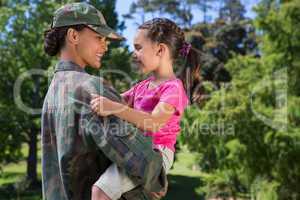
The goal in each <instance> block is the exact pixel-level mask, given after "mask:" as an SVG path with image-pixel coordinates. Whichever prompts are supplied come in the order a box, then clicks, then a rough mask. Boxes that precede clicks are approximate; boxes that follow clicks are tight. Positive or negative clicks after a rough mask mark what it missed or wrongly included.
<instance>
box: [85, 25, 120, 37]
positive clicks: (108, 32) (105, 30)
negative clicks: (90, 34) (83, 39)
mask: <svg viewBox="0 0 300 200" xmlns="http://www.w3.org/2000/svg"><path fill="white" fill-rule="evenodd" d="M88 27H90V28H91V29H93V30H94V31H96V32H97V33H99V34H100V35H102V36H104V37H107V38H108V39H111V40H125V38H124V37H123V36H121V35H120V34H118V33H116V32H115V31H114V30H113V29H112V28H110V27H108V26H96V25H88Z"/></svg>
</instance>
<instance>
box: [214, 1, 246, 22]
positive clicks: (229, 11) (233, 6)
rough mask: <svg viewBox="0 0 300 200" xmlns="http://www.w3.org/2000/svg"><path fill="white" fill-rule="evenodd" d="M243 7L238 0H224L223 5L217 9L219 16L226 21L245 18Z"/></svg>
mask: <svg viewBox="0 0 300 200" xmlns="http://www.w3.org/2000/svg"><path fill="white" fill-rule="evenodd" d="M244 13H245V7H244V6H243V4H242V3H241V1H240V0H224V6H223V7H221V8H220V10H219V18H220V19H222V20H224V21H227V22H236V21H241V20H243V19H245V17H244Z"/></svg>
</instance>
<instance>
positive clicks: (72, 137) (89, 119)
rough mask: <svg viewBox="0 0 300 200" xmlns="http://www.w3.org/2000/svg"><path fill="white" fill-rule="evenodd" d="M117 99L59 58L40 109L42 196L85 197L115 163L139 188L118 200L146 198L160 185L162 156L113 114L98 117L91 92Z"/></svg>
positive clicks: (99, 81)
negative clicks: (93, 108)
mask: <svg viewBox="0 0 300 200" xmlns="http://www.w3.org/2000/svg"><path fill="white" fill-rule="evenodd" d="M92 93H95V94H101V95H103V96H106V97H108V98H110V99H112V100H114V101H119V102H120V101H121V97H120V96H119V94H118V93H116V91H115V90H114V89H113V88H112V87H110V86H109V85H107V84H105V83H104V81H103V80H102V79H100V78H99V77H95V76H91V75H89V74H87V73H85V72H84V70H83V69H82V68H80V66H78V65H76V64H74V63H73V62H70V61H60V62H59V63H58V64H57V66H56V70H55V73H54V76H53V79H52V82H51V84H50V87H49V89H48V92H47V95H46V97H45V100H44V105H43V111H42V122H41V123H42V181H43V198H44V199H46V200H71V199H72V200H73V199H74V200H77V199H78V200H90V195H91V187H92V185H93V183H95V181H96V180H97V179H98V178H99V177H100V175H101V174H102V173H103V172H104V171H105V169H106V168H107V167H108V166H109V165H110V164H111V162H115V163H116V164H117V165H118V166H119V167H122V168H125V170H126V171H127V173H128V175H129V176H130V177H131V178H132V180H134V181H136V182H137V183H138V184H139V187H137V188H135V189H134V190H132V191H129V192H127V193H126V194H124V195H123V196H122V199H128V200H142V199H151V198H150V197H149V192H150V191H153V192H158V191H161V190H162V189H163V188H164V187H165V186H166V185H167V184H166V181H167V180H166V175H165V172H164V170H163V167H162V157H161V156H160V154H159V152H157V151H155V150H153V149H152V144H151V138H149V137H145V136H143V134H142V133H141V132H140V131H139V130H138V129H137V128H135V127H134V126H132V125H131V124H129V123H127V122H125V121H123V120H121V119H119V118H117V117H114V116H109V117H98V116H97V115H95V114H94V113H93V112H92V111H91V108H90V105H89V102H90V100H91V96H90V95H91V94H92Z"/></svg>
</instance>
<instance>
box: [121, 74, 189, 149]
mask: <svg viewBox="0 0 300 200" xmlns="http://www.w3.org/2000/svg"><path fill="white" fill-rule="evenodd" d="M152 80H154V76H150V77H149V78H147V79H146V80H143V81H141V82H139V83H137V84H136V85H135V86H133V87H132V88H131V89H129V90H128V91H126V92H124V93H123V94H122V96H123V97H124V99H125V101H126V102H128V104H129V106H130V107H132V108H134V109H137V110H142V111H144V112H148V113H151V112H152V111H153V110H154V108H155V106H156V105H157V104H158V103H159V102H165V103H168V104H170V105H172V106H173V107H174V108H175V112H174V114H173V115H172V117H171V118H170V119H169V120H168V122H167V123H166V124H165V125H164V126H163V127H161V128H160V129H159V131H158V132H156V133H153V132H146V133H145V135H146V136H152V138H153V139H152V141H153V145H154V147H158V146H164V147H167V148H169V149H171V150H172V151H175V143H176V137H177V134H178V133H179V132H180V119H181V116H182V114H183V111H184V109H185V108H186V106H187V105H188V102H189V101H188V98H187V95H186V92H185V90H184V87H183V84H182V81H181V80H180V79H177V78H174V79H170V80H167V81H164V82H163V83H161V84H159V85H158V86H157V87H155V88H151V89H149V88H148V85H149V82H151V81H152Z"/></svg>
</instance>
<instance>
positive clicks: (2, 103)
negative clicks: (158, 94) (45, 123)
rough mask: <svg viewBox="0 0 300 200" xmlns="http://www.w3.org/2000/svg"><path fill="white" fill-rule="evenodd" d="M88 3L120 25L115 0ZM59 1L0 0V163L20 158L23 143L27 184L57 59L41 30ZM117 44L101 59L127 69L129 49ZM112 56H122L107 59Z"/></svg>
mask: <svg viewBox="0 0 300 200" xmlns="http://www.w3.org/2000/svg"><path fill="white" fill-rule="evenodd" d="M90 3H91V4H94V5H95V7H97V8H99V9H100V10H101V11H102V12H103V13H104V15H105V17H106V19H107V22H108V24H109V25H110V26H111V27H112V28H115V29H117V28H120V29H122V28H123V27H124V24H123V23H119V22H118V20H117V14H116V12H115V11H114V9H115V1H108V0H103V1H90ZM59 6H61V4H60V1H35V0H21V1H18V2H14V1H5V2H4V3H2V4H1V7H0V29H1V33H0V39H1V40H0V66H1V77H0V79H1V81H0V109H1V112H0V122H1V127H0V133H1V134H0V135H1V136H0V137H1V139H3V140H2V143H1V146H0V149H1V153H0V164H1V165H2V164H5V163H7V162H16V161H18V160H20V159H22V156H21V147H22V144H24V143H25V144H27V145H28V147H29V148H28V149H29V152H28V157H27V180H28V181H29V182H30V183H31V186H36V185H38V184H39V181H38V180H37V142H38V135H39V133H40V110H39V109H40V108H41V107H42V103H43V99H44V95H45V94H46V91H47V88H48V81H50V78H51V74H52V71H53V67H54V63H55V62H56V59H52V58H50V57H48V56H47V55H45V53H44V50H43V33H44V31H45V30H47V29H48V28H49V24H50V22H51V20H52V15H53V13H54V11H55V10H56V9H57V8H58V7H59ZM122 45H123V43H113V44H112V46H113V47H115V50H114V51H113V52H110V54H111V55H110V56H107V57H106V58H105V59H104V61H103V62H104V65H108V64H109V65H110V66H109V67H111V68H115V69H116V68H121V67H123V68H122V69H124V70H127V71H129V69H128V68H129V61H128V60H129V53H128V50H127V48H122ZM117 47H118V48H117ZM115 58H120V59H123V60H122V61H121V60H120V59H116V60H111V59H115ZM48 72H49V73H48ZM93 73H96V72H93ZM115 76H116V77H117V78H116V79H117V80H120V79H121V78H123V77H120V76H119V75H115V74H112V75H111V76H108V77H115ZM22 77H23V79H22ZM22 80H23V81H22ZM18 86H19V87H18ZM23 104H24V105H23ZM26 107H28V108H26Z"/></svg>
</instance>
